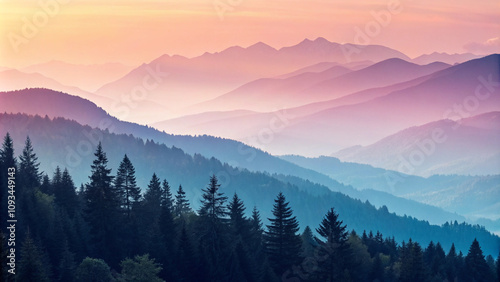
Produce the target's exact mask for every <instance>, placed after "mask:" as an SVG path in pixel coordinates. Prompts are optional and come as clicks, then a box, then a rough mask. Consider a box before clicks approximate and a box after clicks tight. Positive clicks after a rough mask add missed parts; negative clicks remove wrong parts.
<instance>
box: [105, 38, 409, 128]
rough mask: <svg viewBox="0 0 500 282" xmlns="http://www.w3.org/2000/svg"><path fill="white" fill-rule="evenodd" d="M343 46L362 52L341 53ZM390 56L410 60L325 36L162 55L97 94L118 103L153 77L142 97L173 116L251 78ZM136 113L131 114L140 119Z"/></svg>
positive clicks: (378, 49) (166, 115) (390, 50)
mask: <svg viewBox="0 0 500 282" xmlns="http://www.w3.org/2000/svg"><path fill="white" fill-rule="evenodd" d="M346 48H362V49H363V51H362V52H359V53H354V54H352V55H346V52H347V51H346ZM347 54H348V53H347ZM389 58H402V59H407V60H409V58H408V57H407V56H405V55H404V54H402V53H401V52H399V51H396V50H393V49H390V48H387V47H383V46H376V45H369V46H364V47H361V46H354V45H352V46H351V45H341V44H338V43H333V42H329V41H327V40H326V39H324V38H317V39H316V40H314V41H311V40H308V39H306V40H304V41H302V42H300V43H299V44H297V45H295V46H290V47H283V48H281V49H278V50H277V49H274V48H272V47H270V46H268V45H266V44H264V43H261V42H259V43H256V44H254V45H252V46H249V47H247V48H242V47H238V46H234V47H230V48H227V49H225V50H223V51H221V52H218V53H205V54H203V55H201V56H198V57H194V58H186V57H182V56H169V55H164V56H161V57H159V58H158V59H156V60H153V61H151V62H150V63H148V64H143V65H141V66H139V67H138V68H136V69H134V70H133V71H132V72H130V73H129V74H128V75H126V76H124V77H123V78H121V79H119V80H117V81H114V82H110V83H108V84H106V85H104V86H103V87H101V88H100V89H99V90H97V92H96V93H97V94H101V95H105V96H107V97H112V98H115V99H120V98H121V97H122V96H123V95H124V93H131V92H132V91H133V90H134V88H136V87H138V86H142V85H143V83H144V80H145V79H146V78H147V77H148V76H150V75H152V76H153V77H154V78H155V81H156V82H157V83H156V84H154V83H151V85H150V87H145V88H146V89H147V95H144V96H146V98H145V99H147V100H152V101H156V102H157V103H160V104H161V105H163V106H165V108H166V112H165V111H164V112H163V113H162V114H163V116H164V117H175V116H179V115H182V114H183V112H182V111H179V110H180V109H182V108H184V107H187V106H190V105H194V104H197V103H200V102H202V101H205V100H209V99H212V98H215V97H217V96H219V95H222V94H224V93H227V92H229V91H231V90H233V89H235V88H237V87H239V86H241V85H242V84H244V83H247V82H250V81H252V80H255V79H259V78H264V77H274V76H279V75H283V74H286V73H290V72H293V71H296V70H298V69H300V68H304V67H308V66H311V65H314V64H317V63H322V62H337V63H339V64H345V63H352V62H356V61H371V62H379V61H382V60H385V59H389ZM140 110H141V109H140V108H139V109H137V111H136V112H137V113H135V114H134V115H139V113H140ZM134 118H135V117H134Z"/></svg>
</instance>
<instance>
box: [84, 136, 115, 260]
mask: <svg viewBox="0 0 500 282" xmlns="http://www.w3.org/2000/svg"><path fill="white" fill-rule="evenodd" d="M107 164H108V159H107V157H106V153H105V152H104V151H103V149H102V146H101V143H99V145H98V146H97V150H96V153H95V160H94V161H93V163H92V165H91V176H90V177H89V178H90V182H89V183H88V184H87V185H86V187H85V219H86V221H87V222H88V224H89V226H90V234H91V242H92V243H93V245H94V248H95V254H96V255H97V256H98V257H100V258H104V259H105V260H106V261H108V262H114V263H115V264H118V261H117V260H116V258H115V259H111V258H112V257H113V256H116V255H117V254H118V250H117V248H116V247H117V246H116V245H115V244H116V241H115V233H116V232H115V231H116V230H117V228H116V224H117V223H118V222H119V220H118V219H117V218H118V214H119V208H120V198H119V196H120V195H119V194H118V193H117V191H116V190H115V189H114V187H113V186H112V181H113V176H111V169H109V168H108V167H107Z"/></svg>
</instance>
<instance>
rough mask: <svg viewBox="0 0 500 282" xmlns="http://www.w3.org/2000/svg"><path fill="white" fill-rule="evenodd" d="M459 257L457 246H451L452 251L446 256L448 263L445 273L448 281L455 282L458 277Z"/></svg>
mask: <svg viewBox="0 0 500 282" xmlns="http://www.w3.org/2000/svg"><path fill="white" fill-rule="evenodd" d="M457 264H458V257H457V252H456V250H455V244H451V248H450V251H449V252H448V254H447V255H446V263H445V273H446V278H447V279H448V281H454V280H455V277H457V274H458V273H457V267H458V265H457Z"/></svg>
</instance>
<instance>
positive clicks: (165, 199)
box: [161, 179, 174, 213]
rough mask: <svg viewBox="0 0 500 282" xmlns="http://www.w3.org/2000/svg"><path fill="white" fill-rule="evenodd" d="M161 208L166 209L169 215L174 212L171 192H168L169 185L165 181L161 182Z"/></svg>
mask: <svg viewBox="0 0 500 282" xmlns="http://www.w3.org/2000/svg"><path fill="white" fill-rule="evenodd" d="M161 205H162V207H166V208H167V209H168V210H169V211H170V213H173V212H174V200H173V196H172V192H171V191H170V185H169V184H168V181H167V180H166V179H164V180H163V182H162V198H161Z"/></svg>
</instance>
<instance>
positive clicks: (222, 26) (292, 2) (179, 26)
mask: <svg viewBox="0 0 500 282" xmlns="http://www.w3.org/2000/svg"><path fill="white" fill-rule="evenodd" d="M42 3H46V6H47V7H48V9H47V7H46V8H44V7H42V6H44V5H42ZM54 3H55V4H54ZM388 5H399V6H400V7H399V9H401V11H400V12H396V13H392V14H391V19H390V21H389V22H388V24H387V25H386V26H383V27H381V29H380V31H379V32H375V33H376V35H374V36H370V37H369V42H368V43H370V44H380V45H385V46H388V47H391V48H395V49H397V50H400V51H402V52H404V53H405V54H407V55H408V56H410V57H416V56H418V55H421V54H424V53H431V52H434V51H438V52H448V53H463V52H473V53H477V54H486V53H493V52H500V39H499V38H500V1H498V0H481V1H477V0H440V1H435V0H420V1H416V0H413V1H410V0H399V1H398V0H381V1H380V0H371V1H366V0H348V1H347V0H335V1H332V0H156V1H155V0H141V1H130V0H129V1H127V0H111V1H96V0H85V1H79V0H73V1H69V0H59V1H56V0H40V1H34V0H23V1H19V0H0V34H1V40H0V52H1V53H0V66H4V67H24V66H27V65H31V64H36V63H43V62H47V61H50V60H62V61H66V62H70V63H81V64H93V63H104V62H122V63H124V64H128V65H138V64H141V63H143V62H149V61H151V60H153V59H155V58H157V57H159V56H160V55H162V54H170V55H173V54H180V55H184V56H188V57H192V56H197V55H201V54H203V53H204V52H206V51H208V52H215V51H221V50H223V49H225V48H227V47H229V46H233V45H240V46H243V47H246V46H249V45H252V44H254V43H256V42H258V41H262V42H265V43H267V44H269V45H271V46H273V47H276V48H279V47H283V46H289V45H294V44H297V43H298V42H300V41H302V40H303V39H304V38H309V39H314V38H316V37H324V38H326V39H328V40H330V41H333V42H339V43H347V42H349V43H352V42H354V43H356V35H357V30H358V29H360V30H364V29H365V28H366V26H367V24H368V23H370V22H371V21H373V20H374V16H373V12H376V13H379V12H380V11H388ZM33 23H34V28H33V26H30V25H32V24H33ZM23 31H24V34H23Z"/></svg>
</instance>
